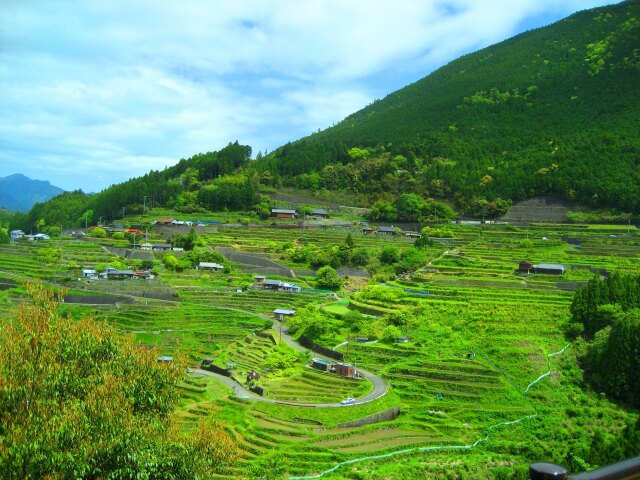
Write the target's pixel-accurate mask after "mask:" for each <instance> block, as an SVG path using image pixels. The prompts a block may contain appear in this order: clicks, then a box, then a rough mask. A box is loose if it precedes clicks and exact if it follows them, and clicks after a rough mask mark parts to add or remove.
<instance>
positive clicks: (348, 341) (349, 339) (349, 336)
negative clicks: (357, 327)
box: [346, 329, 351, 358]
mask: <svg viewBox="0 0 640 480" xmlns="http://www.w3.org/2000/svg"><path fill="white" fill-rule="evenodd" d="M350 345H351V329H349V330H347V355H346V357H347V358H349V346H350Z"/></svg>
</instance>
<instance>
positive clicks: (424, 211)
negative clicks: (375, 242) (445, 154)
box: [369, 193, 456, 223]
mask: <svg viewBox="0 0 640 480" xmlns="http://www.w3.org/2000/svg"><path fill="white" fill-rule="evenodd" d="M455 217H456V213H455V212H454V211H453V209H451V208H450V207H449V206H447V205H445V204H443V203H440V202H436V201H435V200H434V199H432V198H429V199H426V200H425V199H423V198H422V197H420V196H419V195H416V194H415V193H403V194H401V195H399V196H398V197H397V198H396V199H395V200H394V201H393V202H388V201H385V200H378V201H376V202H374V204H373V205H372V206H371V211H370V212H369V218H370V219H371V220H373V221H383V222H402V223H425V222H429V223H438V222H442V223H448V222H450V221H451V220H453V219H454V218H455Z"/></svg>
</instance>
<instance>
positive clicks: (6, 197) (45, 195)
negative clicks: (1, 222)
mask: <svg viewBox="0 0 640 480" xmlns="http://www.w3.org/2000/svg"><path fill="white" fill-rule="evenodd" d="M63 192H64V190H63V189H61V188H58V187H56V186H53V185H51V184H50V183H49V182H47V181H44V180H31V179H30V178H29V177H26V176H24V175H22V174H21V173H16V174H15V175H9V176H8V177H4V178H0V207H3V208H6V209H8V210H13V211H16V212H26V211H29V210H31V207H33V206H34V205H35V204H36V203H38V202H46V201H47V200H49V199H51V198H53V197H56V196H58V195H60V194H61V193H63Z"/></svg>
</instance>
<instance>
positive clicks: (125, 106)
mask: <svg viewBox="0 0 640 480" xmlns="http://www.w3.org/2000/svg"><path fill="white" fill-rule="evenodd" d="M2 3H3V5H2V9H0V112H2V114H1V115H0V177H4V176H7V175H10V174H13V173H23V174H25V175H27V176H29V177H31V178H34V179H40V180H49V181H50V182H51V183H52V184H54V185H56V186H59V187H61V188H64V189H66V190H75V189H78V188H81V189H83V190H84V191H86V192H92V191H99V190H101V189H103V188H106V187H108V186H109V185H111V184H115V183H120V182H122V181H125V180H127V179H128V178H131V177H134V176H139V175H142V174H144V173H146V172H148V171H149V170H162V169H163V168H165V167H166V166H170V165H173V164H175V163H176V162H177V161H179V160H180V159H181V158H188V157H190V156H191V155H193V154H196V153H200V152H206V151H212V150H219V149H220V148H222V147H224V146H225V145H226V144H227V143H228V142H230V141H235V140H238V141H239V142H240V143H243V144H248V145H251V146H252V147H253V151H254V154H255V153H257V152H258V151H263V152H264V151H265V150H266V151H271V150H273V149H275V148H277V147H278V146H280V145H282V144H284V143H286V142H288V141H292V140H296V139H298V138H300V137H302V136H305V135H308V134H310V133H313V132H315V131H317V130H318V129H324V128H326V127H329V126H331V125H332V124H334V123H336V122H338V121H340V120H341V119H342V118H344V117H345V116H347V115H349V114H350V113H353V112H354V111H357V110H359V109H360V108H362V107H364V106H366V105H368V104H369V103H371V102H372V101H374V100H375V99H378V98H383V97H384V96H386V95H387V94H389V93H391V92H392V91H394V90H397V89H399V88H402V87H403V86H405V85H408V84H410V83H412V82H414V81H416V80H418V79H420V78H422V77H424V76H426V75H428V74H429V73H430V72H432V71H433V70H435V69H437V68H438V67H440V66H442V65H444V64H446V63H448V62H450V61H452V60H454V59H456V58H457V57H459V56H460V55H463V54H465V53H469V52H472V51H475V50H477V49H479V48H482V47H485V46H487V45H491V44H494V43H497V42H499V41H502V40H504V39H506V38H509V37H511V36H513V35H515V34H517V33H520V32H522V31H524V30H528V29H532V28H537V27H540V26H544V25H547V24H549V23H552V22H554V21H556V20H559V19H560V18H563V17H565V16H567V15H569V14H571V13H573V12H575V11H578V10H582V9H587V8H592V7H595V6H601V5H605V4H607V3H612V2H611V1H602V0H393V1H392V0H384V1H383V0H304V1H300V0H297V1H295V0H272V1H269V2H266V1H258V0H233V1H227V0H219V1H205V0H202V1H200V0H198V1H195V0H184V1H181V2H175V1H172V2H169V1H163V0H155V1H146V0H144V1H143V0H128V1H126V2H124V1H118V0H115V1H109V2H99V1H88V0H87V1H84V0H80V1H77V2H76V1H74V2H71V1H56V0H48V1H47V2H33V1H23V0H4V1H3V2H2Z"/></svg>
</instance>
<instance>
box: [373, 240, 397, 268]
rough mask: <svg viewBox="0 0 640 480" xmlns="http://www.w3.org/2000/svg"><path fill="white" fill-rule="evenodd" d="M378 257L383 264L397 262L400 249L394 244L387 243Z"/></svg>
mask: <svg viewBox="0 0 640 480" xmlns="http://www.w3.org/2000/svg"><path fill="white" fill-rule="evenodd" d="M378 258H379V259H380V262H381V263H384V264H385V265H391V264H393V263H397V262H398V261H399V260H400V250H398V247H396V246H395V245H387V246H386V247H384V248H383V249H382V252H380V256H379V257H378Z"/></svg>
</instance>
